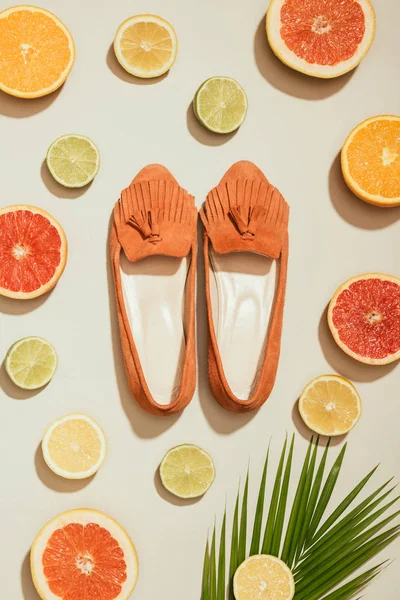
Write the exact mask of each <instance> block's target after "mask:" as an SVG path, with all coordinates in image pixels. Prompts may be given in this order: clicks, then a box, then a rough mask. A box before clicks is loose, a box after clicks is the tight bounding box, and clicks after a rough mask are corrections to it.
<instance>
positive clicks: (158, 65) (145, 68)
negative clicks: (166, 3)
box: [114, 15, 178, 78]
mask: <svg viewBox="0 0 400 600" xmlns="http://www.w3.org/2000/svg"><path fill="white" fill-rule="evenodd" d="M177 49H178V41H177V37H176V33H175V31H174V29H173V27H172V25H170V23H168V22H167V21H165V20H164V19H161V17H156V16H154V15H138V16H136V17H131V18H130V19H127V20H126V21H125V22H124V23H122V25H120V27H119V28H118V31H117V33H116V35H115V39H114V50H115V54H116V57H117V59H118V61H119V63H120V64H121V66H122V67H123V68H124V69H125V70H126V71H128V73H131V74H132V75H136V76H137V77H145V78H148V77H159V76H160V75H163V74H164V73H166V72H167V71H169V69H170V68H171V67H172V65H173V64H174V62H175V59H176V54H177Z"/></svg>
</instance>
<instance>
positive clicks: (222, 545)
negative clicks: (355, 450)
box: [202, 436, 400, 600]
mask: <svg viewBox="0 0 400 600" xmlns="http://www.w3.org/2000/svg"><path fill="white" fill-rule="evenodd" d="M294 443H295V438H294V436H293V439H292V440H291V443H290V447H289V449H288V448H287V446H288V444H287V439H286V440H285V443H284V445H283V449H282V451H281V455H280V459H279V464H278V468H277V470H276V473H275V477H274V481H273V487H272V493H271V498H270V501H269V508H268V514H267V518H266V523H265V525H264V535H263V541H262V544H261V533H262V529H263V520H264V519H263V517H264V513H265V512H266V508H267V502H266V494H267V491H268V490H267V470H268V469H269V449H268V452H267V455H266V459H265V462H264V467H263V472H262V476H261V481H260V484H259V486H258V488H259V489H258V498H257V505H256V510H255V514H254V518H253V530H252V532H250V531H248V523H249V520H250V519H249V517H250V515H249V508H248V496H249V484H250V474H249V472H248V473H247V476H246V482H245V486H244V488H243V492H240V490H239V492H238V494H237V498H236V503H235V510H234V515H233V522H232V530H231V532H230V536H229V537H228V536H227V531H226V529H227V526H226V523H227V513H226V510H225V513H224V515H223V519H222V525H221V531H220V535H219V551H218V553H217V548H216V536H217V529H216V526H214V530H213V533H212V537H211V542H208V543H207V546H206V552H205V557H204V568H203V584H202V600H225V598H226V590H227V589H228V590H229V592H228V594H229V599H230V600H234V596H233V590H232V580H233V576H234V574H235V572H236V569H237V567H238V566H239V564H241V563H242V562H243V560H245V558H247V556H252V555H254V554H258V552H259V551H260V545H261V552H262V553H263V554H273V555H274V556H279V554H280V551H281V547H282V552H281V559H282V560H284V561H285V562H286V563H287V564H288V566H289V567H290V568H294V577H295V582H296V593H295V600H348V599H349V598H350V597H353V596H354V594H357V593H358V592H360V591H361V590H363V589H364V587H365V586H366V585H368V583H369V582H370V581H372V580H373V579H374V578H375V577H376V576H377V575H378V574H379V573H380V572H381V571H382V569H383V565H384V564H385V563H381V564H379V565H377V566H375V567H373V568H372V569H369V570H367V571H364V572H362V573H358V574H357V573H356V574H355V576H354V575H353V578H352V579H350V580H348V578H349V577H350V576H352V574H354V573H355V572H356V571H357V570H358V569H360V567H362V566H363V565H364V564H365V563H366V562H367V561H369V560H370V559H371V558H372V557H373V556H375V555H376V554H377V553H379V552H380V551H382V550H384V549H385V548H386V547H387V546H388V545H389V544H390V543H391V542H392V541H393V540H394V539H396V537H398V536H399V535H400V526H394V527H392V528H390V529H386V528H387V526H389V524H390V523H392V521H393V520H394V519H396V517H398V516H399V515H400V510H399V511H395V512H390V509H391V508H392V507H393V506H394V505H395V504H396V502H397V501H398V500H399V499H400V497H395V498H389V496H390V495H391V494H392V492H393V491H394V489H395V488H394V487H392V488H391V489H387V488H388V485H389V483H390V481H391V480H389V481H387V482H386V483H384V484H383V485H381V486H380V487H378V488H377V489H375V490H373V491H372V492H371V493H370V494H369V495H368V496H367V498H365V499H364V500H362V501H361V502H359V503H358V504H357V505H355V500H356V498H357V497H358V496H359V494H360V493H361V492H362V491H363V489H364V488H365V487H366V486H367V485H368V484H369V482H370V480H371V479H372V478H373V476H374V474H375V472H376V467H375V468H374V469H373V470H372V471H370V472H369V473H368V474H367V475H366V476H365V477H364V478H363V479H361V481H360V482H359V483H358V484H357V485H356V486H355V487H354V488H353V489H352V490H351V491H350V493H349V494H348V495H347V496H346V497H345V498H344V500H342V502H340V503H339V504H338V506H337V507H336V508H335V507H332V509H331V510H330V514H329V516H328V517H327V518H325V517H324V515H325V512H327V511H328V510H329V506H330V503H331V498H332V494H333V492H334V490H335V486H336V483H337V480H338V478H339V476H340V470H341V466H342V463H343V459H344V455H345V451H346V445H344V446H343V448H342V450H341V452H340V453H339V455H338V456H337V458H336V460H335V461H334V464H333V466H332V467H331V469H330V471H329V473H328V475H327V477H326V479H325V477H324V474H325V468H326V464H327V460H328V451H329V442H328V444H327V445H326V447H325V450H324V452H323V454H322V457H321V458H320V459H319V460H318V439H317V441H316V442H314V441H313V439H311V441H310V444H309V446H308V449H307V452H306V454H305V458H304V461H303V463H302V468H301V472H300V475H299V477H298V480H297V481H294V482H292V481H291V480H292V479H293V477H292V463H293V461H294V457H295V453H294ZM329 453H330V452H329ZM324 479H325V481H324ZM291 487H293V489H294V490H295V494H294V498H293V500H291V501H290V500H289V496H290V495H289V489H290V488H291ZM386 498H388V502H387V503H386V504H384V503H383V502H384V500H385V499H386ZM347 509H349V510H347ZM384 513H388V514H386V515H385V516H384ZM286 514H288V515H289V518H288V521H287V525H285V522H286ZM382 530H383V531H382ZM248 537H250V539H251V544H250V548H249V551H248V546H247V538H248ZM227 539H230V551H229V550H228V552H229V555H230V563H229V572H228V573H227V570H226V541H227Z"/></svg>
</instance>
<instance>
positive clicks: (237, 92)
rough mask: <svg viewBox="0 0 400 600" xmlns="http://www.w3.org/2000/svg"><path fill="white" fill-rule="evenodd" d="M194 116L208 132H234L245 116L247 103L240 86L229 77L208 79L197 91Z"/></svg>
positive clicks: (194, 101)
mask: <svg viewBox="0 0 400 600" xmlns="http://www.w3.org/2000/svg"><path fill="white" fill-rule="evenodd" d="M193 108H194V114H195V115H196V117H197V119H198V120H199V121H200V123H201V124H202V125H204V127H206V128H207V129H208V130H209V131H212V132H214V133H219V134H227V133H232V132H233V131H236V130H237V129H238V128H239V127H240V126H241V125H242V123H243V121H244V120H245V118H246V115H247V108H248V101H247V96H246V93H245V91H244V89H243V88H242V86H241V85H240V84H239V83H238V82H237V81H236V80H235V79H232V78H231V77H210V78H209V79H206V81H204V83H202V85H201V86H200V87H199V89H198V90H197V92H196V94H195V97H194V100H193Z"/></svg>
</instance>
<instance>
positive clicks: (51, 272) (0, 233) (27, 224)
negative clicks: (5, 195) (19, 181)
mask: <svg viewBox="0 0 400 600" xmlns="http://www.w3.org/2000/svg"><path fill="white" fill-rule="evenodd" d="M66 260H67V238H66V237H65V233H64V231H63V229H62V227H61V225H60V224H59V223H57V221H56V220H55V219H54V218H53V217H52V216H51V215H49V214H48V213H47V212H46V211H44V210H42V209H40V208H36V207H35V206H26V205H23V204H17V205H14V206H7V207H5V208H2V209H0V294H1V295H3V296H8V297H9V298H19V299H22V300H28V299H30V298H36V297H37V296H41V295H42V294H45V293H46V292H48V291H49V290H50V289H51V288H52V287H53V286H55V285H56V283H57V281H58V280H59V278H60V277H61V274H62V272H63V271H64V268H65V263H66Z"/></svg>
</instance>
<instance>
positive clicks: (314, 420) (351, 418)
mask: <svg viewBox="0 0 400 600" xmlns="http://www.w3.org/2000/svg"><path fill="white" fill-rule="evenodd" d="M299 411H300V414H301V417H302V419H303V421H304V422H305V424H306V425H307V427H309V428H310V429H312V430H313V431H315V432H316V433H319V434H320V435H329V436H334V435H343V434H345V433H348V432H349V431H350V430H351V429H353V427H354V426H355V425H356V424H357V422H358V420H359V419H360V417H361V412H362V404H361V399H360V396H359V395H358V393H357V390H356V388H355V387H354V386H353V384H352V383H350V381H348V380H347V379H344V378H343V377H339V376H338V375H321V376H320V377H317V378H316V379H313V380H312V381H311V382H310V383H309V384H308V385H307V387H306V388H305V389H304V391H303V393H302V394H301V397H300V400H299Z"/></svg>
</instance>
